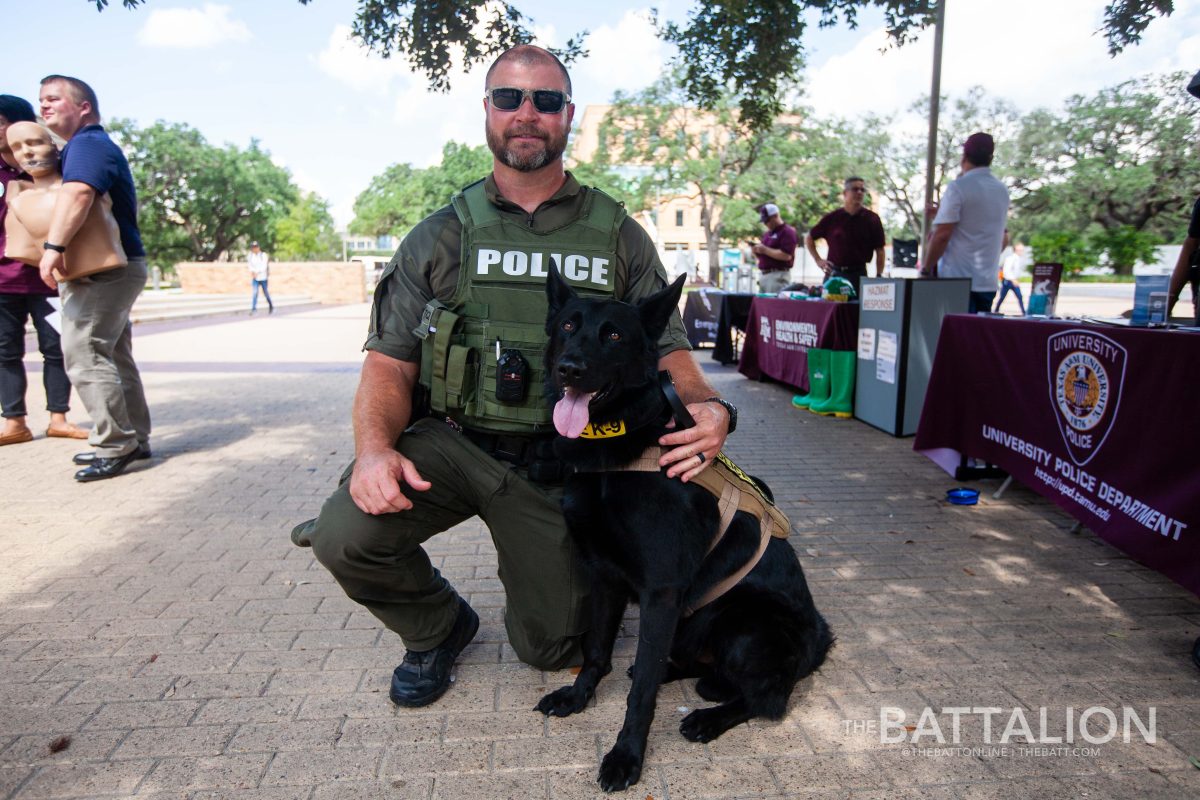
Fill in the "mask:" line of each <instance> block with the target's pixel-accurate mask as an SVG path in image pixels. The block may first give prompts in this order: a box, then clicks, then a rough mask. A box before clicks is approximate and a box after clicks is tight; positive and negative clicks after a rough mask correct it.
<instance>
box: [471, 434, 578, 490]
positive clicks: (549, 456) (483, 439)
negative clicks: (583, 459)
mask: <svg viewBox="0 0 1200 800" xmlns="http://www.w3.org/2000/svg"><path fill="white" fill-rule="evenodd" d="M451 424H452V426H453V427H458V426H457V425H453V423H451ZM459 430H460V431H461V432H462V435H463V436H465V437H467V439H468V440H470V442H471V443H472V444H474V445H475V446H476V447H478V448H479V449H480V450H482V451H483V452H485V453H487V454H488V455H489V456H491V457H492V458H494V459H496V460H497V461H504V462H506V463H509V464H512V465H513V466H514V467H518V468H520V469H524V470H525V471H526V473H527V474H528V475H529V479H530V480H531V481H534V482H535V483H561V482H562V480H563V478H564V477H565V476H566V470H565V469H564V468H563V464H562V462H561V461H559V460H558V458H557V456H555V455H554V447H553V443H554V434H544V435H541V436H538V435H531V436H518V435H516V434H511V433H488V432H486V431H477V430H473V429H471V428H465V427H462V428H459Z"/></svg>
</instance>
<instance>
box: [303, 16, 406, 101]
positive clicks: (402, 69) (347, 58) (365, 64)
mask: <svg viewBox="0 0 1200 800" xmlns="http://www.w3.org/2000/svg"><path fill="white" fill-rule="evenodd" d="M315 60H316V63H317V67H318V68H319V69H320V70H321V71H322V72H324V73H325V74H326V75H329V76H330V77H331V78H334V79H336V80H339V81H341V82H342V83H345V84H346V85H348V86H350V87H351V88H354V89H357V90H358V91H360V92H372V93H374V94H378V95H386V94H387V93H388V91H389V89H391V85H392V81H393V80H394V79H395V78H397V77H405V78H407V77H408V76H409V68H408V64H407V63H406V62H405V61H404V60H403V59H402V58H400V59H396V58H392V59H388V58H383V57H381V56H378V55H376V54H374V53H372V52H371V51H370V50H368V49H367V48H365V47H363V46H362V45H360V44H359V43H358V42H356V41H355V40H354V39H353V38H352V37H351V35H350V26H348V25H335V26H334V28H333V31H332V32H331V33H330V34H329V43H328V44H326V45H325V49H324V50H322V51H321V52H319V53H317V55H316V56H315Z"/></svg>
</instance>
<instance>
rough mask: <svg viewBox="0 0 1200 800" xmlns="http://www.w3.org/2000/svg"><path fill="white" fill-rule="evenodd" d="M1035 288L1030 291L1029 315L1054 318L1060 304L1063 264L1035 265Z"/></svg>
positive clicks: (1032, 269) (1033, 268) (1032, 270)
mask: <svg viewBox="0 0 1200 800" xmlns="http://www.w3.org/2000/svg"><path fill="white" fill-rule="evenodd" d="M1030 271H1031V272H1032V273H1033V287H1032V288H1031V289H1030V290H1029V306H1028V309H1029V315H1030V316H1039V317H1053V316H1054V306H1055V305H1057V304H1058V286H1059V284H1060V283H1062V271H1063V265H1062V264H1034V265H1033V267H1032V268H1031V269H1030Z"/></svg>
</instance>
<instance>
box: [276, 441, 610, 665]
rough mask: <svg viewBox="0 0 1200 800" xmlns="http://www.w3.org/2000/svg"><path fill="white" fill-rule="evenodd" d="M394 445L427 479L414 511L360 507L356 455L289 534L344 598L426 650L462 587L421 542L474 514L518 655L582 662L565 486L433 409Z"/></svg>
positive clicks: (578, 579) (447, 623) (438, 638)
mask: <svg viewBox="0 0 1200 800" xmlns="http://www.w3.org/2000/svg"><path fill="white" fill-rule="evenodd" d="M399 450H400V452H401V453H403V454H404V455H405V456H406V457H408V458H410V459H412V461H413V463H414V464H416V466H417V470H418V471H419V472H420V473H421V477H423V478H425V480H427V481H429V482H430V483H432V484H433V486H432V487H431V488H430V489H429V490H428V491H425V492H418V491H414V490H412V489H408V488H406V489H405V490H404V493H405V495H406V496H407V497H408V498H409V499H410V500H412V501H413V504H414V505H413V507H412V508H411V509H409V510H407V511H401V512H399V513H395V514H380V515H371V514H367V513H365V512H363V511H362V510H361V509H359V507H358V506H357V505H355V503H354V500H353V499H352V498H351V497H350V471H351V468H352V467H353V465H351V467H350V468H347V469H346V471H345V472H344V473H343V475H342V478H341V481H340V483H339V485H338V488H337V490H336V491H335V492H334V493H333V495H332V496H330V498H329V499H328V500H326V501H325V505H324V506H322V508H321V515H320V516H319V517H318V518H317V519H315V520H310V521H309V522H306V523H302V524H301V525H298V526H297V527H296V529H295V530H294V531H293V532H292V541H293V542H295V543H296V544H298V545H300V546H311V547H312V548H313V555H315V556H316V558H317V560H318V561H320V562H321V564H322V565H324V566H325V568H326V569H328V570H329V571H330V572H331V573H332V574H333V576H334V578H335V579H336V580H337V582H338V583H339V584H341V587H342V589H344V590H345V592H346V594H347V595H348V596H349V597H350V599H352V600H354V601H355V602H358V603H361V604H362V605H363V606H365V607H366V608H367V610H368V611H370V612H371V613H372V614H374V615H375V616H376V617H378V618H379V620H380V621H381V622H382V623H383V624H384V625H386V626H387V627H388V628H390V629H391V630H393V631H395V632H396V633H398V634H399V635H400V638H401V639H403V641H404V645H405V646H406V647H407V648H408V649H410V650H417V651H419V650H428V649H430V648H432V647H436V646H438V645H439V644H441V643H442V641H443V640H445V638H446V637H447V636H448V635H449V634H450V629H451V627H452V626H453V624H454V617H455V613H456V611H457V609H458V595H457V594H456V592H455V591H454V588H453V587H452V586H450V584H449V583H448V582H447V581H446V579H445V578H443V577H442V575H441V573H440V572H438V570H437V569H436V568H434V566H433V564H432V563H430V560H429V556H428V555H426V553H425V551H424V549H422V548H421V546H420V545H421V544H422V543H423V542H424V541H425V540H427V539H429V538H430V537H432V536H434V535H436V534H438V533H441V532H442V531H445V530H446V529H448V528H451V527H453V526H454V525H457V524H459V523H460V522H463V521H465V520H467V519H470V518H471V517H474V516H478V517H479V518H480V519H482V520H483V521H484V523H485V524H486V525H487V526H488V529H489V530H490V531H491V534H492V541H493V542H495V544H496V551H497V554H498V556H499V562H500V570H499V574H500V580H501V582H502V583H503V584H504V591H505V596H506V599H507V604H506V608H505V612H504V624H505V628H506V629H507V631H508V638H509V642H510V643H511V644H512V646H513V649H514V650H515V651H516V653H517V655H518V656H519V657H520V658H521V660H522V661H525V662H526V663H528V664H532V665H533V666H535V667H538V668H541V669H561V668H562V667H564V666H568V665H570V664H575V663H579V661H580V657H579V644H578V639H579V636H580V634H581V633H582V631H583V628H584V625H585V621H584V620H583V614H582V605H583V601H584V597H585V593H586V584H585V581H584V579H583V576H582V574H581V572H580V566H579V564H578V563H577V560H576V556H575V549H574V545H573V543H572V542H571V539H570V536H569V534H568V533H567V530H566V524H565V522H564V521H563V517H562V511H561V508H560V502H561V494H562V493H561V489H560V488H558V487H545V486H539V485H537V484H533V483H530V482H529V481H528V480H526V479H525V478H524V477H523V476H522V475H521V474H520V473H519V472H518V471H517V470H515V469H514V468H513V467H511V466H510V465H508V464H505V463H504V462H501V461H497V460H496V459H494V458H492V457H491V456H489V455H486V454H485V453H484V452H483V451H481V450H480V449H479V448H478V447H476V446H475V445H474V444H472V443H471V442H470V441H468V440H467V439H466V438H464V437H463V436H462V435H461V434H459V433H457V432H455V431H454V430H452V429H451V428H450V427H449V426H447V425H446V424H445V423H444V422H441V421H439V420H435V419H424V420H421V421H419V422H417V423H416V424H415V425H413V426H412V427H411V428H409V430H407V431H405V433H404V435H403V436H402V437H400V445H399Z"/></svg>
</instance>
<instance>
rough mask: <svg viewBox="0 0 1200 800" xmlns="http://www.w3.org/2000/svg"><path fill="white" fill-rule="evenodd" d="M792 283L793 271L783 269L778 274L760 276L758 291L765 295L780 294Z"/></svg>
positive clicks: (761, 274) (766, 273)
mask: <svg viewBox="0 0 1200 800" xmlns="http://www.w3.org/2000/svg"><path fill="white" fill-rule="evenodd" d="M791 282H792V271H791V270H790V269H783V270H779V271H777V272H763V273H760V274H759V276H758V290H759V291H760V292H763V293H764V294H778V293H779V292H782V291H783V287H785V286H787V285H788V284H789V283H791Z"/></svg>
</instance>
